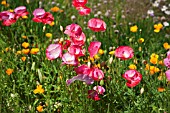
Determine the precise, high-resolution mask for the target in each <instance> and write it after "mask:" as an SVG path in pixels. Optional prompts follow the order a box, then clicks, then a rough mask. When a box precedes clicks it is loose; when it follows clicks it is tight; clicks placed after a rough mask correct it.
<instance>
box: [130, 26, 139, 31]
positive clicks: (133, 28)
mask: <svg viewBox="0 0 170 113" xmlns="http://www.w3.org/2000/svg"><path fill="white" fill-rule="evenodd" d="M137 30H138V27H137V25H135V26H132V27H130V31H131V32H137Z"/></svg>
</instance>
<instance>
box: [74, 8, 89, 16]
mask: <svg viewBox="0 0 170 113" xmlns="http://www.w3.org/2000/svg"><path fill="white" fill-rule="evenodd" d="M76 9H77V10H78V12H79V14H80V15H82V16H84V15H88V14H90V12H91V9H90V8H88V7H86V6H82V7H76Z"/></svg>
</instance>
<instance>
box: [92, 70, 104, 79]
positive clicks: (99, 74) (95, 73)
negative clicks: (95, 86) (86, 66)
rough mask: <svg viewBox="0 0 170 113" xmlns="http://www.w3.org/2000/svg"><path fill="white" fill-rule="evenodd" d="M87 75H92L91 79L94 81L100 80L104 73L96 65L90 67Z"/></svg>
mask: <svg viewBox="0 0 170 113" xmlns="http://www.w3.org/2000/svg"><path fill="white" fill-rule="evenodd" d="M89 76H90V77H92V78H93V80H95V81H100V80H102V79H103V78H104V73H103V71H102V70H100V69H98V68H96V67H93V68H91V71H90V74H89Z"/></svg>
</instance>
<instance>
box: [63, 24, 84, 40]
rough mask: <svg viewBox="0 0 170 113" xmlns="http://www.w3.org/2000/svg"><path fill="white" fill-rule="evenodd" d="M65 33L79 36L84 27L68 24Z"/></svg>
mask: <svg viewBox="0 0 170 113" xmlns="http://www.w3.org/2000/svg"><path fill="white" fill-rule="evenodd" d="M64 33H65V34H67V35H68V36H70V37H78V36H80V35H81V34H82V29H81V27H80V26H79V25H77V24H71V25H68V26H66V29H65V31H64Z"/></svg>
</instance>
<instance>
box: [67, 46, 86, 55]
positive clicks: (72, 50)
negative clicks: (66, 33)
mask: <svg viewBox="0 0 170 113" xmlns="http://www.w3.org/2000/svg"><path fill="white" fill-rule="evenodd" d="M68 52H69V53H70V54H73V55H75V57H76V58H78V57H80V56H84V54H85V49H82V47H81V46H78V45H71V46H70V47H69V48H68Z"/></svg>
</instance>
